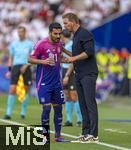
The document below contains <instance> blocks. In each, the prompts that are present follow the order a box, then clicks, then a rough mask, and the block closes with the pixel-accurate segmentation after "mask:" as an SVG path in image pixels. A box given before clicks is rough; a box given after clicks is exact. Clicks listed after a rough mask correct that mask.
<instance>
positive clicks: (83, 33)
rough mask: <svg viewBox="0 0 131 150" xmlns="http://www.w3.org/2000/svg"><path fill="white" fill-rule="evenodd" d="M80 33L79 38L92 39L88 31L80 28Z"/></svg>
mask: <svg viewBox="0 0 131 150" xmlns="http://www.w3.org/2000/svg"><path fill="white" fill-rule="evenodd" d="M80 33H81V34H80V35H81V37H83V38H89V39H90V38H93V34H92V33H91V32H90V31H89V30H87V29H85V28H83V27H81V30H80ZM83 38H82V39H83Z"/></svg>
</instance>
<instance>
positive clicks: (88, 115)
mask: <svg viewBox="0 0 131 150" xmlns="http://www.w3.org/2000/svg"><path fill="white" fill-rule="evenodd" d="M96 79H97V75H94V74H93V75H92V74H91V75H86V76H84V77H83V78H81V79H79V78H78V77H77V75H76V86H77V93H78V98H79V104H80V109H81V114H82V119H83V120H82V135H87V134H90V135H94V137H97V136H98V111H97V104H96V100H95V91H96Z"/></svg>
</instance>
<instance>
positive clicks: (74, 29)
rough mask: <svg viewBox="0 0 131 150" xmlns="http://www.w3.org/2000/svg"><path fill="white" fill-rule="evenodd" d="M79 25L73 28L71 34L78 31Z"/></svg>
mask: <svg viewBox="0 0 131 150" xmlns="http://www.w3.org/2000/svg"><path fill="white" fill-rule="evenodd" d="M79 27H80V25H79V24H76V25H75V26H74V27H73V33H75V32H76V31H77V30H78V29H79Z"/></svg>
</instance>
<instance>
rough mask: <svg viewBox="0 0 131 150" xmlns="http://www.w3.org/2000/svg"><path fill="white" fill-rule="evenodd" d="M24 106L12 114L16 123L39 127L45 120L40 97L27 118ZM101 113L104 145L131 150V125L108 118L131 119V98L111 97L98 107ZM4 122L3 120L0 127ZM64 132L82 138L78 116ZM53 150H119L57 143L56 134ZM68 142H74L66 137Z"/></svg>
mask: <svg viewBox="0 0 131 150" xmlns="http://www.w3.org/2000/svg"><path fill="white" fill-rule="evenodd" d="M6 99H7V95H5V94H0V118H3V117H4V114H5V108H6ZM64 107H65V106H63V122H65V118H66V117H65V108H64ZM20 110H21V105H20V102H18V101H16V103H15V107H14V111H13V114H12V121H16V122H19V123H22V124H28V125H39V124H40V117H41V110H42V109H41V105H39V104H38V102H37V100H36V98H31V99H30V102H29V106H28V110H27V116H26V119H21V118H20ZM98 111H99V138H100V142H104V143H108V144H113V145H116V146H120V147H125V148H131V122H111V121H105V119H114V120H131V115H130V114H131V100H130V98H129V97H118V96H109V98H108V100H107V101H105V102H102V103H101V104H98ZM3 124H4V123H3V122H1V121H0V125H3ZM50 126H51V130H53V111H52V112H51V118H50ZM62 132H63V133H67V134H70V135H75V136H77V135H79V134H80V133H81V128H80V127H77V126H76V116H75V115H73V127H63V128H62ZM50 136H51V150H67V149H68V150H85V149H88V150H113V149H114V150H115V148H111V147H106V146H102V145H98V144H92V143H91V144H80V143H78V144H74V143H56V142H54V141H53V139H54V135H53V134H51V135H50ZM65 138H66V139H71V138H69V137H65Z"/></svg>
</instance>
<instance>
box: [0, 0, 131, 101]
mask: <svg viewBox="0 0 131 150" xmlns="http://www.w3.org/2000/svg"><path fill="white" fill-rule="evenodd" d="M130 11H131V0H81V1H80V0H0V67H3V66H5V65H6V63H7V59H8V45H9V44H10V42H11V41H12V40H15V39H17V38H18V36H17V32H16V30H15V29H16V27H17V26H18V25H24V26H25V27H26V28H27V31H28V32H27V33H28V35H27V36H28V37H29V38H30V39H31V40H32V41H33V42H34V43H36V42H37V41H38V40H39V39H42V38H44V37H46V36H47V35H48V25H49V24H50V23H52V22H54V21H57V22H59V23H62V14H64V13H67V12H75V13H76V14H77V15H78V16H79V18H80V20H81V24H82V26H84V27H85V28H87V29H89V30H92V29H95V28H98V27H99V26H101V24H103V23H104V22H105V21H106V20H109V19H111V18H112V17H113V18H114V17H116V16H119V15H122V14H125V13H127V12H130ZM130 30H131V29H130ZM96 51H97V53H96V58H97V63H98V66H99V78H98V81H97V87H96V89H97V95H96V98H97V100H98V101H101V100H105V99H106V97H107V96H108V94H109V93H112V94H121V95H131V54H130V50H129V49H128V48H127V47H125V45H123V47H121V48H119V49H118V48H115V47H110V48H109V47H99V48H97V49H96ZM1 70H2V69H1ZM3 72H4V71H3ZM1 74H2V72H1ZM0 78H1V79H0V80H2V81H3V77H2V75H1V77H0ZM3 82H4V81H3ZM5 82H6V81H5ZM0 90H1V91H2V90H3V91H6V90H5V89H2V88H1V89H0ZM32 93H33V92H32Z"/></svg>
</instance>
